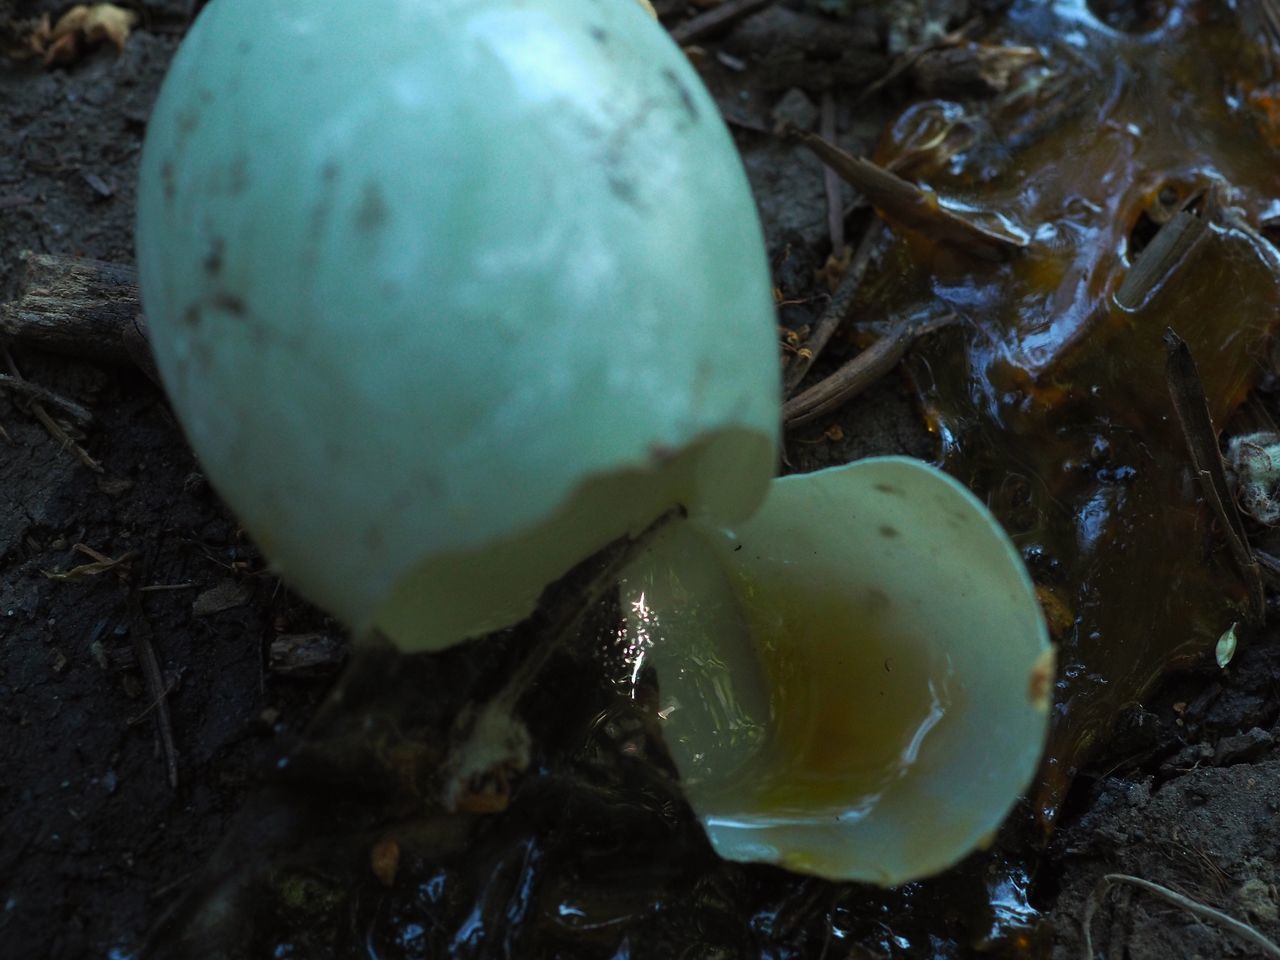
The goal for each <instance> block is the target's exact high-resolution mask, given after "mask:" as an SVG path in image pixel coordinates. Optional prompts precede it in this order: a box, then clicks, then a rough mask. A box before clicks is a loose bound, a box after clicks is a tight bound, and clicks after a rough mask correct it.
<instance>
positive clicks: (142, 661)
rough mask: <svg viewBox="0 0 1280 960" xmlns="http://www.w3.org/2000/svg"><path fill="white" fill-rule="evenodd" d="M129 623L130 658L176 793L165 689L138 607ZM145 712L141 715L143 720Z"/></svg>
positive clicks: (175, 757)
mask: <svg viewBox="0 0 1280 960" xmlns="http://www.w3.org/2000/svg"><path fill="white" fill-rule="evenodd" d="M132 619H133V623H132V624H131V626H130V629H129V634H130V636H131V637H132V638H133V655H134V656H135V657H137V660H138V666H139V668H140V669H141V670H142V677H143V679H144V680H145V681H146V685H147V695H148V696H149V697H150V698H151V701H152V706H153V707H154V708H155V711H156V725H157V726H158V727H159V728H160V746H161V749H162V750H163V751H164V760H165V767H166V769H167V771H168V775H169V786H170V787H171V788H173V789H174V790H176V789H178V747H177V744H176V743H175V742H174V739H173V724H172V722H171V721H170V719H169V702H168V699H167V698H168V696H169V688H168V686H167V685H166V684H165V682H164V677H163V676H162V675H161V673H160V663H159V661H157V660H156V651H155V647H153V646H152V645H151V640H150V638H148V637H147V636H145V635H144V634H143V632H142V629H143V628H142V627H141V624H142V623H143V622H144V621H143V620H142V611H141V605H140V604H137V603H135V604H134V616H133V618H132ZM150 709H151V707H148V708H147V710H144V711H143V713H142V714H141V715H142V716H145V715H146V713H147V711H148V710H150Z"/></svg>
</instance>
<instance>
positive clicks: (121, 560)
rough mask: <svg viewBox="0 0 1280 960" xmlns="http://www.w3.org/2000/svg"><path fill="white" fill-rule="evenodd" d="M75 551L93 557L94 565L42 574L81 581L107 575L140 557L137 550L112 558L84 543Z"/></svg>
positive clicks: (79, 544) (56, 578)
mask: <svg viewBox="0 0 1280 960" xmlns="http://www.w3.org/2000/svg"><path fill="white" fill-rule="evenodd" d="M74 549H76V550H78V551H80V552H81V553H85V554H88V555H89V556H91V557H93V563H82V564H80V565H79V566H78V567H72V568H71V569H70V570H67V571H65V572H59V571H57V570H42V571H40V572H41V573H43V574H44V575H45V576H46V577H48V578H49V579H50V580H79V579H80V578H81V577H93V576H97V575H98V574H100V573H106V572H107V571H108V570H114V569H115V568H116V567H119V566H121V565H122V564H125V563H128V562H129V561H130V560H133V559H134V558H135V557H137V556H138V551H137V550H126V551H125V552H124V553H122V554H120V556H118V557H115V558H112V557H108V556H106V555H105V554H101V553H99V552H98V551H97V550H94V549H92V548H91V547H88V546H86V545H85V544H83V543H77V544H76V545H75V547H74Z"/></svg>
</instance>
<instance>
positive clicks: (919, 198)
mask: <svg viewBox="0 0 1280 960" xmlns="http://www.w3.org/2000/svg"><path fill="white" fill-rule="evenodd" d="M787 133H788V135H790V136H792V137H795V138H796V139H797V140H799V141H800V142H801V143H802V144H804V146H805V147H807V148H808V149H809V150H811V151H812V152H813V153H814V155H815V156H817V158H818V159H819V160H821V161H822V162H823V163H825V164H826V165H827V166H829V167H830V168H831V169H833V170H834V171H835V172H836V173H838V174H839V175H840V176H841V177H842V178H843V179H844V180H845V181H846V182H847V183H849V184H851V185H852V186H853V187H854V188H856V189H857V190H858V191H859V192H861V193H862V194H863V195H864V196H865V197H866V198H867V200H868V201H870V203H871V205H872V206H873V207H875V208H876V211H877V212H878V213H879V214H880V215H881V216H882V217H884V218H885V219H886V220H889V221H890V222H891V223H896V224H898V225H900V226H902V227H905V228H906V229H908V230H915V231H917V232H920V233H924V234H926V235H928V236H930V237H932V238H934V239H935V240H939V241H942V242H944V243H950V244H952V245H953V246H955V247H957V248H959V249H961V250H964V251H966V252H968V253H971V254H973V255H974V256H977V257H982V258H983V259H985V260H1003V259H1005V258H1006V257H1008V256H1009V255H1010V254H1012V253H1014V252H1015V251H1017V250H1020V249H1022V248H1023V247H1026V246H1027V242H1028V241H1027V238H1026V237H1025V236H1015V235H1014V234H1012V233H1009V232H1008V231H1006V230H1004V229H1003V228H996V227H988V226H985V225H983V224H981V223H979V222H977V221H976V220H973V219H970V218H969V216H967V215H963V214H960V213H958V212H957V211H955V210H951V209H948V208H947V207H946V206H945V205H944V204H943V202H942V200H941V198H939V196H938V195H937V194H936V193H934V192H933V191H932V190H925V189H924V188H923V187H919V186H917V185H916V184H914V183H912V182H911V181H910V180H905V179H903V178H902V177H900V176H898V175H897V174H896V173H892V172H890V171H888V170H886V169H885V168H884V167H881V166H879V165H878V164H875V163H872V162H871V161H870V160H866V159H864V158H862V157H855V156H854V155H853V154H851V153H848V152H847V151H845V150H841V149H840V148H839V147H837V146H836V145H835V144H834V143H829V142H828V141H826V140H824V139H823V138H822V137H820V136H818V135H817V134H813V133H809V132H808V131H807V130H800V129H799V128H797V127H790V128H788V130H787Z"/></svg>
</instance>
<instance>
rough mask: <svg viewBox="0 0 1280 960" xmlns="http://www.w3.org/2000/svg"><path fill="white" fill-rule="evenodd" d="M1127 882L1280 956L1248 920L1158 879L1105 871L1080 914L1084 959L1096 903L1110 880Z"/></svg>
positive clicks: (1089, 958)
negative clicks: (1199, 900) (1196, 898)
mask: <svg viewBox="0 0 1280 960" xmlns="http://www.w3.org/2000/svg"><path fill="white" fill-rule="evenodd" d="M1117 883H1127V884H1129V885H1130V886H1134V887H1137V888H1138V889H1139V890H1145V891H1146V892H1147V893H1149V894H1151V895H1153V896H1156V897H1159V898H1160V899H1161V900H1164V901H1166V902H1167V903H1171V904H1173V905H1174V906H1175V907H1181V908H1182V909H1183V910H1186V911H1188V912H1189V913H1192V914H1194V915H1195V916H1197V917H1200V918H1201V919H1204V920H1211V921H1213V922H1214V923H1216V924H1218V925H1219V926H1221V927H1223V928H1224V929H1226V930H1228V931H1229V932H1231V933H1234V934H1235V935H1236V936H1238V937H1240V938H1241V939H1242V940H1248V941H1249V942H1250V943H1252V944H1253V945H1254V946H1256V947H1258V948H1259V949H1260V950H1262V951H1263V953H1265V954H1266V955H1267V956H1269V957H1280V947H1278V946H1276V945H1275V944H1274V943H1272V942H1271V941H1270V940H1268V939H1267V938H1266V937H1264V936H1263V935H1262V934H1261V933H1259V932H1258V931H1257V930H1255V929H1254V928H1253V927H1251V926H1249V925H1248V924H1247V923H1242V922H1241V921H1239V920H1237V919H1235V917H1232V916H1229V915H1228V914H1225V913H1223V912H1222V911H1221V910H1215V909H1214V908H1213V907H1210V906H1206V905H1205V904H1203V903H1199V902H1198V901H1196V900H1192V899H1191V898H1190V897H1187V896H1184V895H1182V894H1181V893H1178V892H1177V891H1176V890H1170V889H1169V888H1168V887H1166V886H1163V885H1161V884H1159V883H1153V882H1151V881H1150V880H1144V879H1142V878H1141V877H1134V876H1131V875H1129V874H1127V873H1108V874H1106V875H1105V876H1103V878H1102V879H1101V880H1099V881H1098V885H1097V886H1096V887H1094V890H1093V894H1092V896H1090V897H1089V902H1088V903H1087V904H1086V905H1085V910H1084V916H1083V917H1082V918H1081V921H1080V923H1081V926H1082V927H1083V928H1084V960H1094V954H1093V934H1092V932H1091V928H1092V926H1093V915H1094V913H1095V912H1096V911H1097V908H1098V905H1099V904H1101V902H1102V898H1103V897H1105V896H1106V895H1107V891H1108V890H1110V889H1111V886H1112V885H1113V884H1117Z"/></svg>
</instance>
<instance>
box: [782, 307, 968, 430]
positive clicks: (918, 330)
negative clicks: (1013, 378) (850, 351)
mask: <svg viewBox="0 0 1280 960" xmlns="http://www.w3.org/2000/svg"><path fill="white" fill-rule="evenodd" d="M958 319H959V318H958V317H957V316H956V315H955V314H954V313H950V312H948V313H945V314H943V315H941V316H929V317H926V318H925V319H922V320H914V321H907V322H905V323H903V324H900V325H899V326H898V327H897V329H895V330H893V331H892V332H891V333H887V334H885V335H884V336H883V337H881V338H880V339H879V340H877V341H876V342H875V343H873V344H872V345H871V346H869V347H867V349H865V350H863V351H862V352H861V353H859V354H858V355H857V356H856V357H854V358H853V359H852V360H850V361H849V362H848V363H846V364H845V365H844V366H842V367H841V368H840V369H839V370H837V371H836V372H835V373H833V374H832V375H831V376H829V377H827V379H825V380H823V381H822V382H821V383H818V384H816V385H814V386H812V387H810V388H809V389H808V390H806V391H805V392H804V393H802V394H800V396H798V397H793V398H792V399H790V400H788V401H787V402H786V403H784V404H783V405H782V420H783V423H784V424H785V425H786V426H787V428H788V429H790V428H792V427H798V426H801V425H802V424H806V423H808V422H809V421H810V420H814V419H816V418H817V417H820V416H822V414H824V413H830V412H831V411H832V410H835V409H836V408H837V407H839V406H840V405H841V404H843V403H846V402H848V401H849V400H851V399H853V398H854V397H856V396H857V395H858V394H859V393H861V392H862V391H863V390H866V389H867V388H868V387H870V386H871V385H872V384H874V383H875V382H876V381H877V380H879V379H880V378H881V377H883V376H884V375H885V374H886V373H888V372H889V371H890V370H892V369H893V367H894V366H895V365H896V364H897V363H898V361H899V360H901V359H902V357H903V355H904V354H905V353H906V352H907V351H908V350H909V349H910V348H911V345H912V344H914V343H915V342H916V341H917V340H918V339H920V338H921V337H922V336H924V335H925V334H928V333H932V332H934V331H935V330H939V329H941V328H942V327H945V326H949V325H950V324H952V323H955V322H957V320H958Z"/></svg>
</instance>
